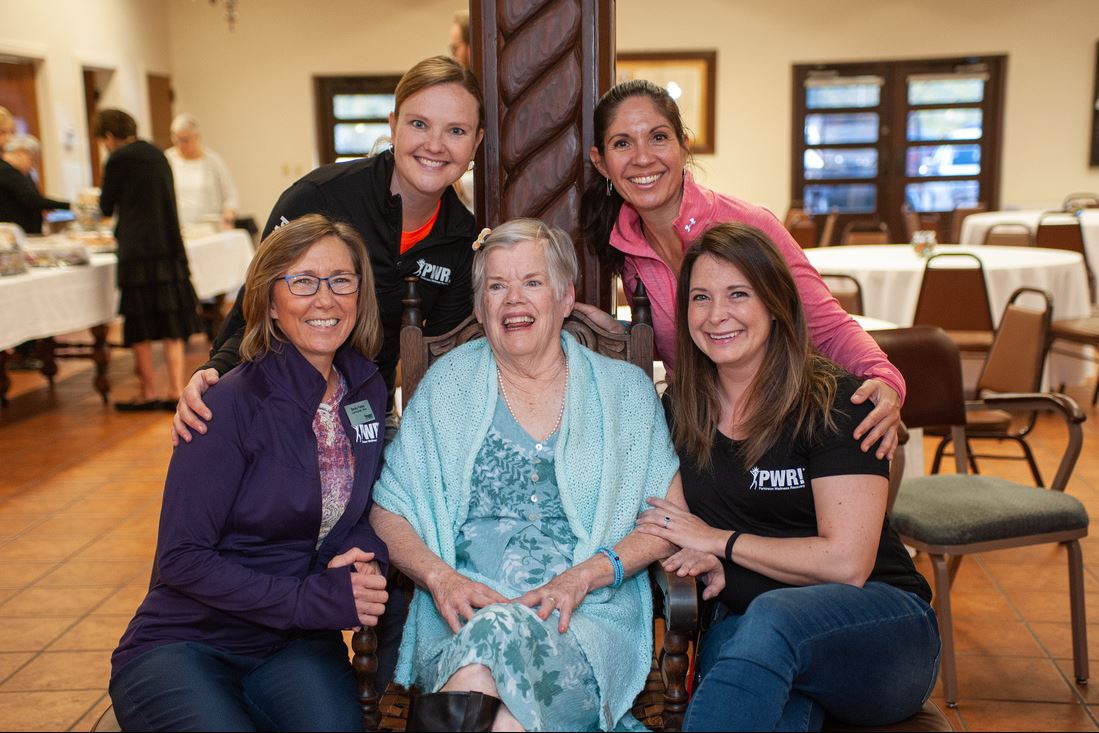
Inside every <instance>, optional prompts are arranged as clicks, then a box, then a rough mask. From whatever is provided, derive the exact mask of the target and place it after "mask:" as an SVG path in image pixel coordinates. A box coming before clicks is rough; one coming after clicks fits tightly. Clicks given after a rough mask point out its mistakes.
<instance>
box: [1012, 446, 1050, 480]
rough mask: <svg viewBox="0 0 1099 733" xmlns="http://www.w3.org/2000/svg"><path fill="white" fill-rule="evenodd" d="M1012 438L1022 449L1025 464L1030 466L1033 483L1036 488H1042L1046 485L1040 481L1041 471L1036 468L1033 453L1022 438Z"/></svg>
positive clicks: (1036, 464)
mask: <svg viewBox="0 0 1099 733" xmlns="http://www.w3.org/2000/svg"><path fill="white" fill-rule="evenodd" d="M1012 440H1014V441H1015V442H1016V443H1018V444H1019V447H1021V448H1022V449H1023V456H1024V457H1025V458H1026V462H1027V465H1028V466H1030V475H1031V476H1033V477H1034V484H1035V485H1036V486H1037V487H1038V488H1040V489H1044V488H1045V487H1046V485H1045V483H1043V482H1042V473H1041V472H1040V471H1039V470H1038V463H1037V462H1036V461H1035V460H1034V453H1033V451H1031V450H1030V446H1029V445H1027V442H1026V441H1025V440H1024V439H1022V438H1012Z"/></svg>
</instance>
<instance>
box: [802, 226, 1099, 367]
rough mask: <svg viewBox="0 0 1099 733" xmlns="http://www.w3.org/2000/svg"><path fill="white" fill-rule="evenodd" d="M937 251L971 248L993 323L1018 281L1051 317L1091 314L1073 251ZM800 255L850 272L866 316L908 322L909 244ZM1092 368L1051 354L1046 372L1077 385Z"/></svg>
mask: <svg viewBox="0 0 1099 733" xmlns="http://www.w3.org/2000/svg"><path fill="white" fill-rule="evenodd" d="M970 218H972V217H970ZM967 221H968V219H967ZM936 252H970V253H972V254H975V255H977V256H978V257H980V258H981V262H982V263H983V265H984V270H985V279H986V282H987V284H988V295H989V300H990V302H991V305H992V317H993V320H994V322H996V323H998V322H999V320H1000V315H1001V313H1002V312H1003V309H1004V306H1005V305H1006V304H1007V300H1008V298H1009V297H1011V294H1012V293H1013V292H1014V291H1015V289H1016V288H1020V287H1023V286H1029V287H1035V288H1041V289H1042V290H1045V291H1047V292H1048V293H1050V294H1051V295H1052V296H1053V315H1054V318H1083V317H1086V316H1087V315H1088V314H1089V313H1090V310H1091V308H1090V305H1089V303H1088V287H1087V277H1086V275H1085V273H1084V266H1083V259H1082V258H1081V257H1080V255H1078V254H1076V253H1075V252H1064V251H1061V250H1051V249H1037V248H1033V247H987V246H983V245H981V246H976V247H974V246H959V245H940V246H939V247H937V248H936ZM805 255H806V256H807V257H808V258H809V261H810V262H811V263H812V264H813V266H814V267H816V268H817V270H819V271H820V272H835V273H844V274H847V275H851V276H853V277H855V278H856V279H857V280H858V281H859V284H860V285H862V294H863V306H864V310H865V312H866V315H868V316H870V317H872V318H881V319H884V320H886V321H892V322H893V323H897V324H900V325H902V326H909V325H911V324H912V318H913V316H914V315H915V312H916V299H917V297H918V296H919V292H920V284H921V282H922V281H923V271H924V262H925V261H924V260H923V259H921V258H920V257H919V256H918V255H917V254H916V253H915V251H914V250H913V249H912V247H910V246H909V245H904V244H902V245H888V244H887V245H870V246H855V247H820V248H814V249H808V250H805ZM936 266H940V265H939V263H938V262H936ZM941 266H949V263H948V262H947V263H943V265H941ZM959 266H964V263H959ZM1093 370H1094V366H1093V365H1092V364H1090V363H1089V362H1087V361H1083V360H1080V359H1072V358H1065V357H1059V356H1056V355H1055V356H1054V358H1052V359H1051V361H1050V365H1049V370H1048V371H1047V376H1048V377H1049V380H1050V382H1051V383H1052V384H1053V385H1059V384H1061V383H1062V382H1064V383H1066V384H1079V383H1081V382H1084V381H1085V380H1086V379H1087V378H1088V376H1089V375H1090V373H1091V372H1092V371H1093Z"/></svg>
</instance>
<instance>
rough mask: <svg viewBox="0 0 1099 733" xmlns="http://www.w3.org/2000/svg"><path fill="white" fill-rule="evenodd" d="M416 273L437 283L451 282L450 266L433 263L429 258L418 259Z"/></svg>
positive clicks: (423, 278)
mask: <svg viewBox="0 0 1099 733" xmlns="http://www.w3.org/2000/svg"><path fill="white" fill-rule="evenodd" d="M416 275H417V276H418V277H419V278H420V279H421V280H426V281H428V282H429V283H435V284H436V285H449V284H450V268H449V267H443V266H442V265H433V264H431V263H430V262H428V261H427V260H416Z"/></svg>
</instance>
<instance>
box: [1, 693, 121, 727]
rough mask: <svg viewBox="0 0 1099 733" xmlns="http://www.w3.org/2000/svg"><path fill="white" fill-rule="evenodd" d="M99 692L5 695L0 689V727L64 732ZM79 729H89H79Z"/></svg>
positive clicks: (82, 715)
mask: <svg viewBox="0 0 1099 733" xmlns="http://www.w3.org/2000/svg"><path fill="white" fill-rule="evenodd" d="M102 697H103V691H102V690H66V691H64V692H52V691H51V692H4V691H2V690H0V728H3V729H4V730H21V731H58V730H67V729H69V727H71V726H72V725H73V723H75V722H76V721H78V720H81V719H82V718H83V717H84V716H85V715H86V714H87V712H88V710H89V709H90V708H91V706H92V705H93V704H95V703H96V702H97V701H98V700H100V699H102ZM81 730H88V728H82V729H81Z"/></svg>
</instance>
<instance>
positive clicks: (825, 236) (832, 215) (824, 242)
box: [817, 211, 839, 247]
mask: <svg viewBox="0 0 1099 733" xmlns="http://www.w3.org/2000/svg"><path fill="white" fill-rule="evenodd" d="M838 218H839V214H838V213H836V212H835V211H830V212H828V216H826V217H824V224H822V225H821V228H820V239H818V240H817V246H818V247H831V246H832V239H833V238H834V237H835V236H836V219H838Z"/></svg>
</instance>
